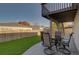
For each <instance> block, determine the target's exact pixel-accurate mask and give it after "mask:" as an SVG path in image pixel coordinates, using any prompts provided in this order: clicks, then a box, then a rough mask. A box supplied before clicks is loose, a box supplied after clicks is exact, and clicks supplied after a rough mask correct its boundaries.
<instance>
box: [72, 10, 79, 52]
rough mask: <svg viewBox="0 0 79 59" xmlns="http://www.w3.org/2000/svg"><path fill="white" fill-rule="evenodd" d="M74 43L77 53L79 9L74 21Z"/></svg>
mask: <svg viewBox="0 0 79 59" xmlns="http://www.w3.org/2000/svg"><path fill="white" fill-rule="evenodd" d="M73 31H74V42H75V45H76V47H77V50H78V52H79V9H78V10H77V13H76V16H75V19H74V30H73Z"/></svg>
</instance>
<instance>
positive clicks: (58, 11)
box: [24, 3, 79, 55]
mask: <svg viewBox="0 0 79 59" xmlns="http://www.w3.org/2000/svg"><path fill="white" fill-rule="evenodd" d="M41 7H42V16H43V17H44V18H46V19H48V20H49V21H50V29H49V31H47V32H48V33H49V35H48V36H50V37H49V38H48V39H49V40H47V41H46V39H47V36H44V37H45V40H42V41H44V42H43V43H42V42H40V43H38V44H36V45H34V46H33V47H32V48H30V49H28V51H26V52H25V53H24V54H26V55H45V53H44V49H45V48H46V47H47V46H50V44H51V42H50V41H51V40H50V39H51V38H53V39H55V38H56V37H55V32H56V31H61V37H62V38H64V39H69V37H70V35H71V33H74V34H73V35H72V37H71V38H70V39H69V46H68V50H69V51H70V52H71V53H70V55H79V46H78V45H79V40H78V38H79V34H78V32H79V31H78V29H79V26H78V24H79V20H78V19H79V4H74V3H42V4H41ZM54 25H55V26H54ZM48 41H49V42H48ZM44 44H45V45H47V46H46V47H45V46H44ZM63 47H64V46H63ZM51 48H52V50H54V51H53V52H55V53H54V54H53V55H65V54H63V53H62V52H60V51H57V49H56V46H55V45H54V46H52V47H51ZM48 49H50V47H48Z"/></svg>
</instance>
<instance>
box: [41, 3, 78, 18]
mask: <svg viewBox="0 0 79 59" xmlns="http://www.w3.org/2000/svg"><path fill="white" fill-rule="evenodd" d="M77 8H78V4H75V3H45V4H42V16H43V17H45V18H48V19H49V17H48V16H51V17H53V18H54V19H57V18H61V19H63V17H66V18H67V15H68V16H69V15H70V17H72V18H74V16H75V13H76V10H77ZM72 18H70V19H72Z"/></svg>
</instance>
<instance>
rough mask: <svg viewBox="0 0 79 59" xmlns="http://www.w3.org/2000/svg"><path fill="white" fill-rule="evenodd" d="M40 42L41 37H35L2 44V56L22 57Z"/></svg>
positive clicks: (0, 52)
mask: <svg viewBox="0 0 79 59" xmlns="http://www.w3.org/2000/svg"><path fill="white" fill-rule="evenodd" d="M38 42H40V37H39V36H33V37H26V38H21V39H17V40H12V41H8V42H3V43H0V55H20V54H22V53H24V52H25V51H26V50H27V49H29V48H30V47H31V46H33V45H34V44H36V43H38Z"/></svg>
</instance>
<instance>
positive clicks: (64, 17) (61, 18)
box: [49, 9, 77, 22]
mask: <svg viewBox="0 0 79 59" xmlns="http://www.w3.org/2000/svg"><path fill="white" fill-rule="evenodd" d="M76 12H77V9H75V10H70V11H65V12H61V13H56V14H50V15H49V16H50V17H51V18H53V19H55V20H57V21H58V22H72V21H74V18H75V15H76Z"/></svg>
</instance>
